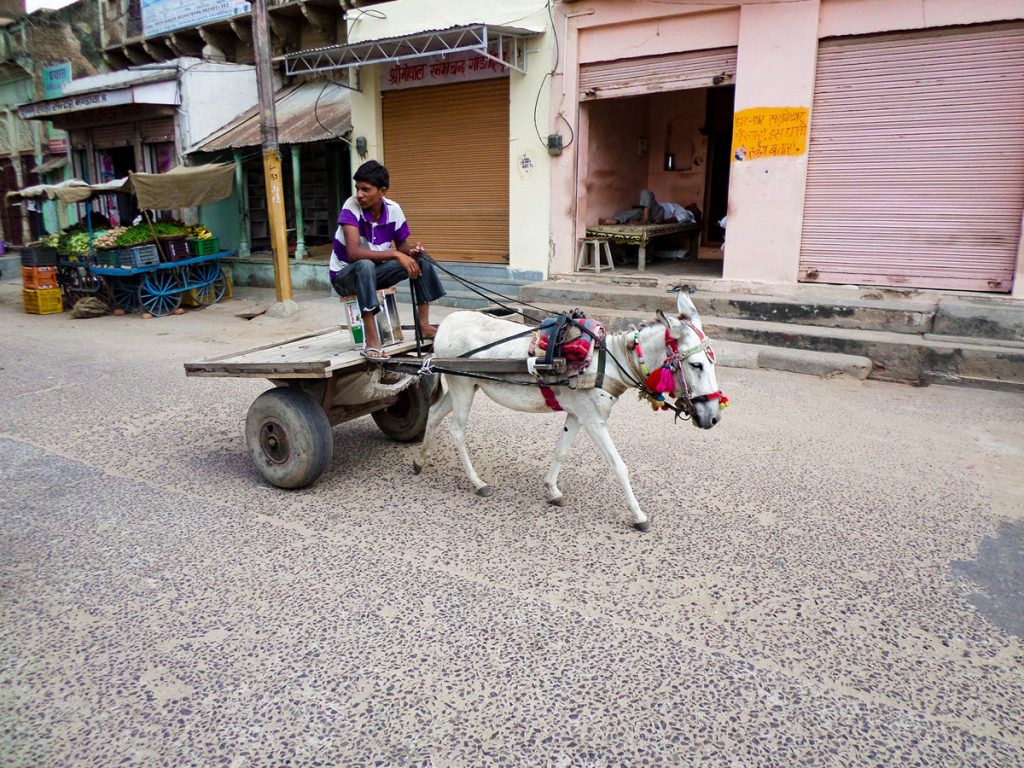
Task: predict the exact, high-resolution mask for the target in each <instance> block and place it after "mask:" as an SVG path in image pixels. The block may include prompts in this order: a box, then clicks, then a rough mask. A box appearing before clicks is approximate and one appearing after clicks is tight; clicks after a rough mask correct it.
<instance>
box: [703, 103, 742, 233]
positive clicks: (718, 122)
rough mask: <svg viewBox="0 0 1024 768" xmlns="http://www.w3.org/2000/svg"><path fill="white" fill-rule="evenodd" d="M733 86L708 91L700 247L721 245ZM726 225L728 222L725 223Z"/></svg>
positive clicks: (727, 186) (727, 177) (730, 160)
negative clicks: (706, 153) (706, 159)
mask: <svg viewBox="0 0 1024 768" xmlns="http://www.w3.org/2000/svg"><path fill="white" fill-rule="evenodd" d="M735 101H736V87H735V86H732V85H730V86H725V87H722V88H708V89H707V108H706V113H705V114H706V115H707V118H706V121H705V123H704V129H705V131H706V133H707V141H708V161H707V166H706V177H705V182H704V189H705V194H704V232H703V244H704V245H707V246H721V245H722V243H724V242H725V230H724V229H723V228H722V226H721V225H720V224H719V222H720V221H721V220H722V219H723V218H724V217H725V214H726V211H727V210H728V205H729V169H730V168H731V167H732V116H733V105H734V104H735ZM726 224H728V222H726Z"/></svg>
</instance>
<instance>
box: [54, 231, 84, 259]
mask: <svg viewBox="0 0 1024 768" xmlns="http://www.w3.org/2000/svg"><path fill="white" fill-rule="evenodd" d="M57 250H58V251H60V252H61V253H75V254H82V253H88V252H89V233H88V232H81V231H74V230H69V231H67V232H64V233H63V234H62V235H61V236H60V237H59V238H58V240H57Z"/></svg>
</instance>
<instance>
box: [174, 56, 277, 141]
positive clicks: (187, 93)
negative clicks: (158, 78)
mask: <svg viewBox="0 0 1024 768" xmlns="http://www.w3.org/2000/svg"><path fill="white" fill-rule="evenodd" d="M179 61H180V62H181V65H182V75H181V80H180V88H181V107H179V111H178V119H177V121H176V126H175V128H176V133H177V136H178V147H177V149H178V155H179V160H180V158H181V156H182V155H183V154H184V153H186V152H188V151H189V150H191V149H192V147H193V146H195V144H196V143H198V142H199V141H201V140H202V139H204V138H206V137H207V136H209V135H210V134H211V133H213V132H214V131H216V130H219V129H221V128H223V127H224V126H225V125H227V124H228V123H229V122H231V121H232V120H234V119H235V118H236V117H238V116H239V115H240V114H242V113H243V112H245V111H247V110H249V109H251V108H252V107H253V106H255V104H256V103H257V101H258V100H259V96H258V94H257V90H256V69H255V67H243V66H241V65H239V64H218V63H215V62H204V61H202V60H200V59H179Z"/></svg>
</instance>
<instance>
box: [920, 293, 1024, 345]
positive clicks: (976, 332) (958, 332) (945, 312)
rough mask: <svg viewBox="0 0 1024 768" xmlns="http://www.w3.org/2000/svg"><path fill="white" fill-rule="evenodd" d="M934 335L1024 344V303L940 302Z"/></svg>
mask: <svg viewBox="0 0 1024 768" xmlns="http://www.w3.org/2000/svg"><path fill="white" fill-rule="evenodd" d="M932 333H935V334H938V335H942V336H960V337H969V338H987V339H998V340H1001V341H1007V342H1014V343H1019V344H1022V345H1024V302H1021V301H1015V300H1013V299H995V298H993V299H985V300H983V301H982V300H977V299H974V300H961V299H955V298H944V299H942V300H941V301H940V302H939V306H938V311H937V312H936V314H935V322H934V324H933V326H932Z"/></svg>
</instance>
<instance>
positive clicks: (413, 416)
mask: <svg viewBox="0 0 1024 768" xmlns="http://www.w3.org/2000/svg"><path fill="white" fill-rule="evenodd" d="M437 386H438V379H437V376H436V375H435V374H426V375H423V376H420V380H419V381H418V382H416V383H415V384H412V385H411V386H409V387H406V388H405V389H403V390H402V391H401V393H400V394H399V395H398V402H397V403H395V404H394V405H392V406H391V407H390V408H385V409H383V410H380V411H374V412H373V414H372V416H373V420H374V421H375V422H377V426H378V427H379V428H380V431H381V432H383V433H384V434H385V435H387V436H388V437H390V438H391V439H392V440H397V441H398V442H400V443H414V442H416V441H417V440H422V439H423V433H424V431H426V429H427V416H429V415H430V403H431V402H432V400H433V394H434V388H435V387H437Z"/></svg>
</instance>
